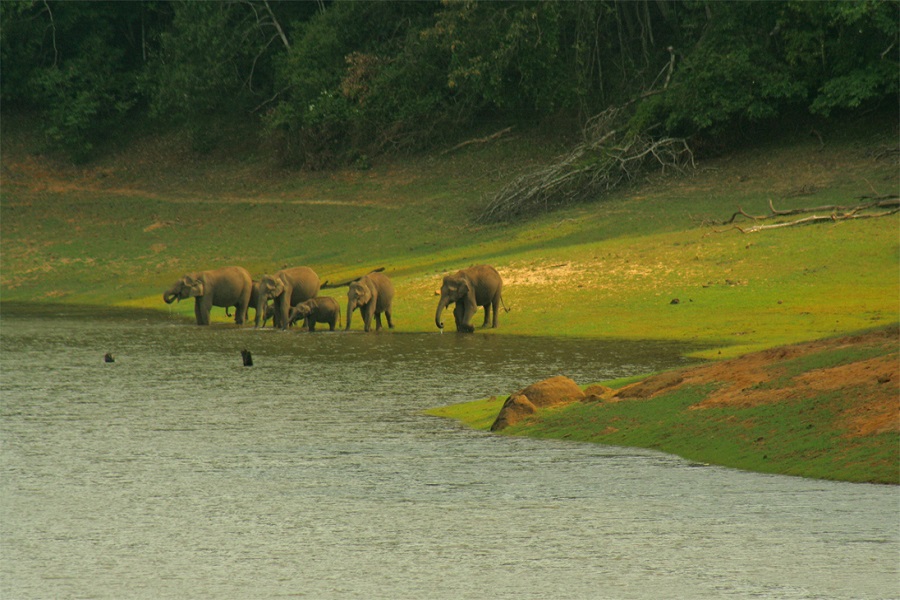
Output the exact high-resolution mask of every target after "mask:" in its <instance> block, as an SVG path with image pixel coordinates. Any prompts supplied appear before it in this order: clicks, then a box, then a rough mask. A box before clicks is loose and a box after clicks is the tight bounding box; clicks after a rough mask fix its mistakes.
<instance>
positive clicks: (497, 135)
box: [441, 127, 513, 155]
mask: <svg viewBox="0 0 900 600" xmlns="http://www.w3.org/2000/svg"><path fill="white" fill-rule="evenodd" d="M512 130H513V128H512V127H507V128H506V129H501V130H500V131H498V132H496V133H492V134H491V135H486V136H484V137H480V138H474V139H471V140H466V141H465V142H462V143H460V144H457V145H455V146H453V147H452V148H449V149H447V150H444V151H443V152H441V154H442V155H444V154H450V153H451V152H456V151H457V150H459V149H460V148H465V147H466V146H470V145H472V144H487V143H488V142H492V141H494V140H496V139H498V138H501V137H503V136H504V135H506V134H507V133H509V132H510V131H512Z"/></svg>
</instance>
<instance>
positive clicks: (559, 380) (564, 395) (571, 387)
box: [518, 375, 584, 408]
mask: <svg viewBox="0 0 900 600" xmlns="http://www.w3.org/2000/svg"><path fill="white" fill-rule="evenodd" d="M518 393H519V394H522V395H523V396H526V397H527V398H528V399H529V400H531V403H532V404H534V405H535V406H536V407H538V408H546V407H548V406H555V405H557V404H565V403H568V402H571V401H573V400H581V399H582V398H584V392H582V391H581V388H580V387H578V384H577V383H575V382H574V381H572V380H571V379H569V378H568V377H563V376H562V375H557V376H556V377H551V378H550V379H545V380H543V381H538V382H537V383H532V384H531V385H529V386H528V387H526V388H525V389H523V390H521V391H520V392H518Z"/></svg>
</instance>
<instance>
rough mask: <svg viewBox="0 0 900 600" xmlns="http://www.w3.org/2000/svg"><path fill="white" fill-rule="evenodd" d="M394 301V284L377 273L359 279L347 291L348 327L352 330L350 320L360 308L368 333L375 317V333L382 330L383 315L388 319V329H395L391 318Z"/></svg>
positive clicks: (373, 272)
mask: <svg viewBox="0 0 900 600" xmlns="http://www.w3.org/2000/svg"><path fill="white" fill-rule="evenodd" d="M393 301H394V284H393V283H391V280H390V279H388V277H387V275H383V274H382V273H379V272H377V271H372V272H371V273H369V274H368V275H363V276H362V277H360V278H359V279H357V280H355V281H351V282H350V289H349V290H347V326H346V327H345V329H350V319H351V318H352V317H353V311H354V310H356V309H357V308H359V314H361V315H362V318H363V326H364V329H365V330H366V331H369V330H370V329H371V328H372V317H373V316H374V317H375V331H378V330H379V329H381V313H384V316H385V317H387V323H388V327H389V328H391V329H393V328H394V321H393V320H392V318H391V304H392V303H393Z"/></svg>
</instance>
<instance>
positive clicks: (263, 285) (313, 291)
mask: <svg viewBox="0 0 900 600" xmlns="http://www.w3.org/2000/svg"><path fill="white" fill-rule="evenodd" d="M318 294H319V276H318V275H316V272H315V271H313V270H312V269H310V268H309V267H294V268H291V269H282V270H281V271H278V272H277V273H275V274H274V275H263V277H262V278H261V279H260V280H259V298H257V302H256V326H257V327H259V320H260V318H261V317H262V316H263V315H264V314H265V312H266V303H267V302H268V301H269V299H270V298H271V299H273V300H274V301H275V302H274V304H275V314H274V316H273V323H274V325H275V327H280V328H281V329H287V326H288V316H289V313H290V310H291V307H292V306H296V305H298V304H300V303H301V302H304V301H306V300H309V299H310V298H315V297H316V296H317V295H318Z"/></svg>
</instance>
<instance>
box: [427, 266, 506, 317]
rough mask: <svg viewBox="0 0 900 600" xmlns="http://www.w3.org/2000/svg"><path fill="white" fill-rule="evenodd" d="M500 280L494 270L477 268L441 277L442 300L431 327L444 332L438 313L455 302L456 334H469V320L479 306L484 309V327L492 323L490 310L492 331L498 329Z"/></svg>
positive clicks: (501, 282)
mask: <svg viewBox="0 0 900 600" xmlns="http://www.w3.org/2000/svg"><path fill="white" fill-rule="evenodd" d="M502 292H503V280H502V279H501V278H500V274H499V273H498V272H497V270H496V269H495V268H494V267H491V266H488V265H479V266H477V267H470V268H468V269H463V270H462V271H457V272H456V273H454V274H453V275H447V276H446V277H444V282H443V284H442V285H441V299H440V300H439V301H438V306H437V311H436V312H435V314H434V324H435V325H437V326H438V329H443V328H444V323H443V321H441V313H442V312H443V311H444V309H445V308H446V307H447V305H448V304H450V303H451V302H455V303H456V306H455V307H454V308H453V316H454V317H455V319H456V330H457V331H460V332H465V333H472V332H473V331H475V328H474V327H473V326H472V324H471V323H472V317H474V316H475V312H476V311H477V310H478V307H479V306H483V307H484V324H483V325H482V327H487V326H488V322H489V321H491V318H490V317H491V310H493V313H494V315H493V316H494V318H493V321H492V324H491V327H497V310H498V309H499V308H500V304H501V302H502V296H501V294H502Z"/></svg>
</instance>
